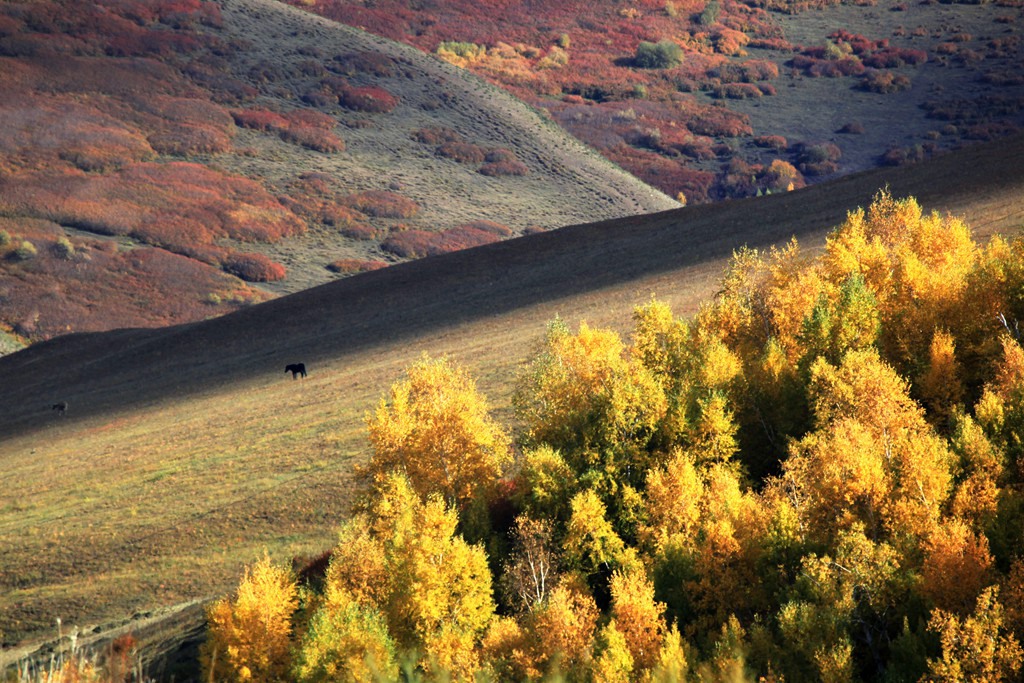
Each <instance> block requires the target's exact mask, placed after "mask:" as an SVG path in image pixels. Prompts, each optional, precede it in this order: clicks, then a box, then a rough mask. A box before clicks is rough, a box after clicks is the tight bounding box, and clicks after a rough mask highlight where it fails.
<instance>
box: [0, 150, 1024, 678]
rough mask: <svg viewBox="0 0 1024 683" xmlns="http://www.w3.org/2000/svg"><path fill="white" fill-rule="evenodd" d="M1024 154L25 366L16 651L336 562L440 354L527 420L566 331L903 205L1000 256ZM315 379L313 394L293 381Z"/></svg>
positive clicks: (33, 359)
mask: <svg viewBox="0 0 1024 683" xmlns="http://www.w3.org/2000/svg"><path fill="white" fill-rule="evenodd" d="M1022 150H1024V139H1021V138H1014V139H1013V140H1012V141H1010V142H1005V141H1004V142H1002V143H1000V144H997V145H990V146H984V147H978V148H973V149H971V150H967V151H965V152H962V153H958V154H956V155H950V156H947V157H943V158H941V159H938V160H935V161H932V162H928V163H926V164H921V165H914V166H908V167H904V168H900V169H892V170H886V171H881V172H878V171H876V172H870V173H866V174H860V175H855V176H850V177H848V178H844V179H842V180H840V181H837V182H835V183H831V184H829V185H824V186H817V187H813V188H809V189H806V190H801V191H797V192H793V193H788V194H785V195H779V196H772V197H765V198H759V199H753V200H745V201H737V202H728V203H724V204H719V205H713V206H703V207H695V208H690V209H682V210H677V211H670V212H664V213H660V214H655V215H652V216H640V217H633V218H628V219H620V220H615V221H608V222H603V223H597V224H591V225H579V226H572V227H569V228H567V229H564V230H560V231H556V232H551V233H543V234H539V235H532V236H528V237H524V238H520V239H516V240H510V241H506V242H502V243H498V244H492V245H487V246H484V247H479V248H477V249H474V250H471V251H464V252H457V253H454V254H446V255H442V256H438V257H434V258H429V259H423V260H419V261H415V262H410V263H406V264H402V265H399V266H397V267H393V268H388V269H385V270H380V271H374V272H372V273H365V274H363V275H359V276H356V277H352V278H348V279H345V280H342V281H339V282H335V283H330V284H327V285H324V286H321V287H318V288H314V289H311V290H308V291H305V292H300V293H298V294H294V295H290V296H287V297H282V298H279V299H276V300H273V301H270V302H267V303H265V304H260V305H257V306H252V307H249V308H246V309H244V310H242V311H239V312H238V313H234V314H231V315H228V316H224V317H220V318H217V319H214V320H209V321H205V322H201V323H195V324H191V325H183V326H177V327H170V328H164V329H157V330H119V331H115V332H109V333H99V334H81V335H70V336H66V337H62V338H59V339H56V340H53V341H50V342H45V343H41V344H38V345H35V346H33V347H32V348H30V349H28V350H26V351H23V352H20V353H17V354H14V355H11V356H7V357H4V358H2V359H0V380H2V384H3V386H4V392H3V395H2V396H0V433H3V434H5V435H6V436H5V437H4V439H3V440H2V442H0V464H2V467H0V469H2V471H3V473H4V474H3V476H4V480H5V481H6V482H8V484H9V487H11V490H16V491H17V493H18V495H16V496H10V497H8V498H7V499H6V501H5V502H4V503H3V505H2V507H0V545H2V547H4V548H5V552H4V555H3V566H2V567H0V581H2V585H3V590H2V591H0V595H2V596H3V597H2V598H0V624H3V630H4V634H3V639H4V643H5V648H13V646H14V645H16V644H18V643H24V642H31V641H33V640H34V639H36V638H40V637H44V636H47V635H50V634H51V633H52V631H53V623H54V618H55V617H57V616H59V617H61V618H62V619H63V623H64V624H65V625H66V626H67V625H77V626H79V627H80V628H82V629H84V630H87V631H88V630H91V629H93V628H94V627H96V626H99V625H104V624H110V623H115V622H119V621H120V620H121V619H123V618H124V617H125V616H126V615H129V614H132V613H133V612H146V611H148V610H151V609H155V608H158V607H164V606H169V605H175V604H180V603H184V602H186V601H189V600H193V599H196V598H202V597H207V596H211V595H216V594H219V593H222V592H224V591H225V590H226V589H227V588H228V587H229V586H230V585H232V583H233V582H234V581H236V580H237V576H238V573H239V571H240V568H241V566H242V565H243V564H244V563H246V562H251V561H252V560H253V559H254V558H255V557H257V556H259V555H261V554H262V552H263V550H264V549H266V550H268V551H269V552H270V553H271V555H272V556H274V557H276V558H279V559H287V558H289V557H291V556H295V555H308V554H314V553H318V552H320V551H322V550H323V549H325V548H326V547H328V546H329V545H330V544H331V542H332V539H333V537H334V533H335V530H336V528H337V526H338V523H339V521H340V520H341V519H343V518H344V515H345V513H346V509H347V503H348V495H349V493H350V491H351V487H352V479H351V477H352V466H353V465H354V464H355V463H357V462H361V461H363V460H364V459H365V457H366V452H367V447H366V443H365V436H364V429H363V418H364V415H365V413H366V411H367V410H369V409H370V408H372V407H373V406H374V405H375V403H376V402H377V401H378V400H379V399H380V397H381V395H382V394H383V392H384V391H385V389H386V388H387V387H388V386H389V384H390V383H391V382H392V381H393V380H394V379H395V378H396V377H398V376H399V375H400V374H401V372H402V370H403V368H404V367H405V366H407V365H408V364H409V363H410V362H412V361H413V360H415V359H416V358H418V357H419V355H420V354H421V353H423V352H429V353H430V354H432V355H435V356H439V355H443V354H448V355H450V356H451V357H453V358H454V359H456V360H457V361H459V362H460V363H462V364H464V365H466V366H467V367H468V368H469V369H470V370H471V372H472V373H473V374H474V376H476V377H477V378H478V381H479V384H480V386H481V390H482V391H483V392H484V393H485V394H486V395H487V396H489V397H490V399H491V400H492V402H494V403H495V404H496V405H497V408H498V411H499V413H501V414H502V416H503V417H505V418H507V417H509V415H508V405H509V390H510V385H511V380H512V377H513V375H514V373H515V372H516V369H517V366H518V364H519V362H520V361H521V360H523V359H525V358H526V357H527V356H528V355H529V354H530V353H531V352H532V350H533V349H534V348H535V344H536V343H537V342H538V340H539V339H540V338H541V337H542V335H543V331H544V323H545V322H546V321H547V320H550V319H551V318H553V317H554V316H556V315H559V316H561V317H562V318H564V319H566V320H567V321H570V322H573V323H575V322H576V321H577V320H579V319H585V320H587V321H589V322H590V323H591V324H594V325H612V326H618V327H621V326H624V325H625V324H627V321H628V319H629V313H630V311H631V309H632V307H633V306H635V305H636V304H638V303H641V302H643V301H645V300H647V299H648V298H649V297H650V295H651V294H652V293H653V294H657V295H658V296H659V298H661V299H663V300H665V301H667V302H669V303H670V304H672V306H673V307H674V309H675V310H676V311H677V312H681V313H684V314H685V313H690V312H692V311H694V310H695V307H696V306H697V304H698V303H699V302H700V301H701V300H705V299H707V298H708V297H709V296H711V295H712V294H713V292H714V289H715V287H716V282H717V279H718V277H719V276H720V274H721V271H722V268H723V267H724V264H725V262H726V260H727V259H728V258H729V256H730V254H731V253H732V251H733V250H734V249H735V248H737V247H738V246H741V245H743V244H748V245H750V246H756V247H762V246H766V245H768V244H771V243H777V242H780V241H784V240H787V239H789V238H790V237H791V236H794V235H795V236H797V237H798V238H799V239H800V240H801V242H802V243H803V244H804V245H811V246H813V245H819V244H821V240H822V239H823V236H824V234H825V233H826V232H827V231H828V230H829V229H830V228H831V227H833V226H835V225H837V224H838V223H839V222H841V220H842V219H843V218H844V216H845V212H846V211H847V210H850V209H853V208H855V207H857V206H864V205H866V204H867V203H868V202H869V201H870V200H871V197H872V196H873V195H874V194H875V192H876V191H877V190H878V189H879V188H880V187H883V186H885V185H889V187H890V188H891V191H892V193H893V194H894V195H895V196H902V195H906V194H913V195H915V196H917V197H918V198H919V200H920V202H921V204H922V206H924V207H925V209H926V210H938V211H941V212H946V211H949V212H952V213H954V214H957V215H961V216H963V217H964V218H965V219H966V220H967V221H968V222H969V223H970V224H971V225H972V226H973V228H974V229H975V231H976V233H978V234H979V235H981V236H985V235H989V234H992V233H993V232H996V231H1001V232H1012V231H1015V230H1017V229H1019V228H1020V227H1021V225H1022V224H1024V203H1022V201H1021V197H1024V169H1022V168H1021V167H1020V165H1019V163H1018V160H1019V158H1020V154H1021V152H1022ZM964 169H971V173H970V174H969V175H965V174H964ZM296 361H303V362H305V363H306V365H307V367H308V368H309V370H310V375H309V377H308V378H306V379H305V380H292V379H291V377H290V375H286V374H285V373H284V371H283V368H284V365H285V364H287V363H292V362H296ZM58 401H67V402H68V403H69V410H68V414H67V416H65V417H63V418H61V417H58V416H56V415H55V414H54V412H53V411H51V410H50V405H51V404H53V403H55V402H58ZM16 652H18V651H17V650H14V649H8V650H5V654H4V656H5V658H8V659H10V658H11V657H15V656H16Z"/></svg>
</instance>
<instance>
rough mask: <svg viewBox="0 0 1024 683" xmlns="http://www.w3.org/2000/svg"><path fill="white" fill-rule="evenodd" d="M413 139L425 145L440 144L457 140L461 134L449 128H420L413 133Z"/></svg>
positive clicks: (460, 138) (459, 139)
mask: <svg viewBox="0 0 1024 683" xmlns="http://www.w3.org/2000/svg"><path fill="white" fill-rule="evenodd" d="M413 139H414V140H416V141H417V142H422V143H423V144H425V145H440V144H443V143H445V142H458V141H461V140H462V136H461V135H459V134H458V133H456V132H455V131H454V130H452V129H451V128H445V127H438V128H420V129H419V130H417V131H416V132H414V133H413Z"/></svg>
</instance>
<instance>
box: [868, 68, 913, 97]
mask: <svg viewBox="0 0 1024 683" xmlns="http://www.w3.org/2000/svg"><path fill="white" fill-rule="evenodd" d="M858 87H859V88H860V89H861V90H866V91H868V92H877V93H883V94H889V93H897V92H902V91H904V90H906V89H907V88H909V87H910V79H909V78H907V77H906V76H904V75H903V74H897V73H893V72H892V71H878V70H875V69H869V70H868V71H867V72H865V74H864V76H863V78H861V80H860V84H859V86H858Z"/></svg>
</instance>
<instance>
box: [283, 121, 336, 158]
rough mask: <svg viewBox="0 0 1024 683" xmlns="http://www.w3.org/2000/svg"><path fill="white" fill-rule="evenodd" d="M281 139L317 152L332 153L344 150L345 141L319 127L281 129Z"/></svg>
mask: <svg viewBox="0 0 1024 683" xmlns="http://www.w3.org/2000/svg"><path fill="white" fill-rule="evenodd" d="M281 139H282V140H284V141H286V142H293V143H295V144H297V145H301V146H303V147H305V148H307V149H312V150H314V151H317V152H324V153H328V154H329V153H333V152H342V151H344V150H345V141H344V140H342V139H341V138H340V137H338V136H337V135H335V134H334V133H332V132H330V131H329V130H323V129H321V128H297V127H296V128H288V129H287V130H283V131H281Z"/></svg>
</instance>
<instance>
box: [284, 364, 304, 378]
mask: <svg viewBox="0 0 1024 683" xmlns="http://www.w3.org/2000/svg"><path fill="white" fill-rule="evenodd" d="M284 371H285V372H290V373H292V379H297V378H298V376H299V375H302V376H303V377H305V376H306V364H305V363H292V364H291V365H286V366H284Z"/></svg>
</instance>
